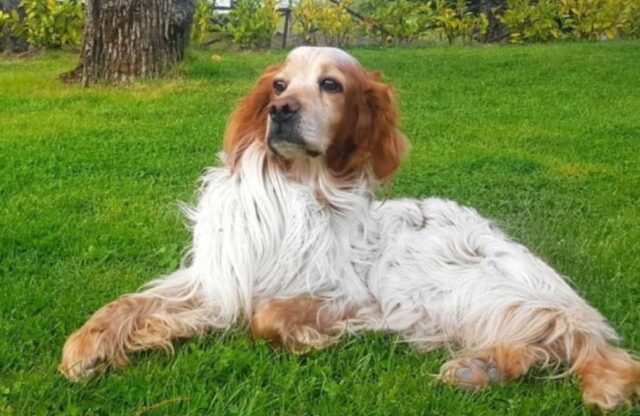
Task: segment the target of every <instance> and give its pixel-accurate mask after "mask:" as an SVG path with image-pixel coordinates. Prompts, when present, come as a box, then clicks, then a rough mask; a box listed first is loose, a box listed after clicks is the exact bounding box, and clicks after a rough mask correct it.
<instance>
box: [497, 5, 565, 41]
mask: <svg viewBox="0 0 640 416" xmlns="http://www.w3.org/2000/svg"><path fill="white" fill-rule="evenodd" d="M560 12H561V10H560V4H559V3H558V2H557V1H555V0H539V1H538V3H537V4H531V2H530V0H507V10H506V11H505V12H504V14H503V15H502V16H500V17H499V20H500V21H501V22H502V23H504V24H505V25H507V27H508V28H509V38H510V40H511V42H513V43H522V42H529V41H533V42H545V41H548V40H553V39H557V38H559V37H560V36H561V35H562V31H561V30H560V27H559V22H560Z"/></svg>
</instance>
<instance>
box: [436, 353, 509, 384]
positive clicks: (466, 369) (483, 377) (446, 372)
mask: <svg viewBox="0 0 640 416" xmlns="http://www.w3.org/2000/svg"><path fill="white" fill-rule="evenodd" d="M440 378H441V379H442V381H443V382H445V383H447V384H455V385H457V386H460V387H465V388H470V389H478V388H481V387H483V386H486V385H487V384H495V383H500V382H501V381H502V379H503V377H502V373H501V372H500V370H499V369H498V366H497V365H496V363H495V362H494V361H489V362H486V361H484V360H481V359H478V358H458V359H455V360H451V361H449V362H447V363H445V364H444V365H443V366H442V368H441V369H440Z"/></svg>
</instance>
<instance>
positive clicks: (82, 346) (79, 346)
mask: <svg viewBox="0 0 640 416" xmlns="http://www.w3.org/2000/svg"><path fill="white" fill-rule="evenodd" d="M104 341H105V340H104V333H103V332H102V331H95V330H87V329H85V328H81V329H80V330H78V331H76V332H74V333H73V334H71V336H70V337H69V338H68V339H67V342H65V344H64V348H63V349H62V360H61V362H60V365H59V366H58V370H60V372H61V373H62V374H64V376H65V377H67V378H68V379H69V380H71V381H81V380H86V379H89V378H91V377H93V376H95V375H97V374H98V373H100V372H101V371H102V370H103V369H104V368H105V367H106V365H107V364H108V361H109V360H108V358H109V353H108V351H107V348H105V342H104Z"/></svg>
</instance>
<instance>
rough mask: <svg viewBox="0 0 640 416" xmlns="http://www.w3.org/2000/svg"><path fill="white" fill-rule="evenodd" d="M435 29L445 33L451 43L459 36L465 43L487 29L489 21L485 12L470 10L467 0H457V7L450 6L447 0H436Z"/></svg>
mask: <svg viewBox="0 0 640 416" xmlns="http://www.w3.org/2000/svg"><path fill="white" fill-rule="evenodd" d="M434 11H435V19H434V20H435V31H436V33H438V34H439V35H440V37H442V35H444V36H445V37H446V38H447V40H448V41H449V44H452V43H453V42H454V41H455V40H456V39H457V38H461V39H462V42H463V43H470V42H471V41H472V40H474V39H477V38H478V37H479V36H480V35H483V34H484V33H486V31H487V27H488V26H489V21H488V19H487V16H486V15H484V14H482V13H481V14H479V15H474V14H473V13H472V12H470V11H469V8H468V7H467V4H466V2H465V0H457V1H456V5H455V8H452V7H450V6H449V5H448V4H447V3H446V1H445V0H436V1H435V3H434Z"/></svg>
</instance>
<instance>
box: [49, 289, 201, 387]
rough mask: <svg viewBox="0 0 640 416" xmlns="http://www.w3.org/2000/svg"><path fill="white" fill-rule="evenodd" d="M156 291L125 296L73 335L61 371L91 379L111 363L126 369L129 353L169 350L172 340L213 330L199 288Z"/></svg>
mask: <svg viewBox="0 0 640 416" xmlns="http://www.w3.org/2000/svg"><path fill="white" fill-rule="evenodd" d="M171 295H172V296H171V297H165V296H162V293H159V292H158V291H154V290H153V289H151V290H148V291H145V292H141V293H135V294H130V295H126V296H123V297H121V298H120V299H117V300H115V301H113V302H111V303H108V304H107V305H105V306H103V307H102V308H101V309H99V310H98V311H97V312H95V313H94V314H93V316H91V318H89V320H88V321H87V322H86V323H85V324H84V325H83V326H82V327H81V328H80V329H79V330H77V331H76V332H74V333H73V334H71V336H69V338H68V339H67V341H66V343H65V345H64V348H63V351H62V360H61V363H60V366H59V370H60V371H61V372H62V373H63V374H64V375H65V376H66V377H67V378H69V379H70V380H73V381H78V380H81V379H85V378H89V377H91V376H93V375H95V374H97V373H98V372H100V371H101V370H102V369H104V368H105V367H109V366H111V367H120V366H122V365H124V364H126V362H127V361H128V358H127V354H128V353H131V352H134V351H140V350H145V349H152V348H161V349H165V350H168V351H171V350H172V349H173V346H172V344H171V341H172V340H173V339H176V338H186V337H191V336H194V335H196V334H198V333H201V332H204V331H205V330H207V329H209V328H210V326H209V325H208V322H209V320H208V314H207V312H208V310H207V309H206V308H205V307H204V306H203V305H202V304H201V299H199V296H198V294H197V292H194V293H183V294H180V293H171Z"/></svg>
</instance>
